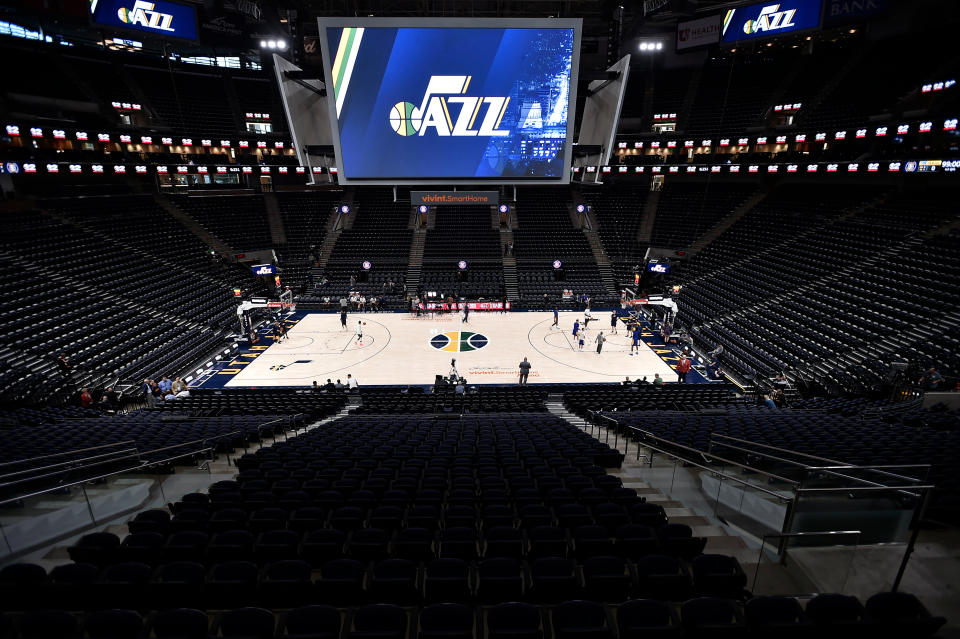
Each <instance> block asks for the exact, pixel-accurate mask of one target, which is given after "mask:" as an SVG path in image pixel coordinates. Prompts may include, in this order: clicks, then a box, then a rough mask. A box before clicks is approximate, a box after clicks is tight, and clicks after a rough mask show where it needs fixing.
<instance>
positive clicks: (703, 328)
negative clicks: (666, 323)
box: [678, 188, 960, 392]
mask: <svg viewBox="0 0 960 639" xmlns="http://www.w3.org/2000/svg"><path fill="white" fill-rule="evenodd" d="M785 197H788V198H789V201H790V206H791V207H792V208H793V212H792V213H791V214H790V215H788V216H786V217H785V216H784V212H785V211H784V209H785V208H786V205H787V202H786V201H785V200H784V198H785ZM857 198H860V201H859V203H858V202H857ZM950 198H951V196H950V194H949V193H948V192H947V191H946V190H941V189H926V190H924V191H916V192H915V191H909V192H902V193H890V192H884V191H882V190H881V191H877V190H870V191H864V190H862V189H857V188H853V189H850V190H849V191H848V192H839V191H833V190H820V189H817V190H816V191H813V192H811V193H809V194H807V195H803V194H801V193H799V192H797V191H795V189H793V188H786V189H781V190H779V191H777V192H775V193H774V194H772V195H770V196H768V197H767V199H766V200H765V201H764V202H762V203H761V204H760V205H758V206H757V207H756V208H754V209H753V210H752V211H751V212H750V213H748V214H747V215H746V216H744V218H743V219H741V220H740V221H738V222H737V223H736V224H734V225H733V226H732V227H731V228H730V229H729V230H728V231H727V232H726V233H724V234H723V235H722V236H721V237H720V238H718V239H717V240H716V241H715V242H713V243H712V244H711V245H710V246H709V247H708V248H707V249H706V250H704V251H703V253H701V254H700V255H699V256H697V258H695V260H694V261H693V263H692V264H691V265H690V268H689V270H688V272H687V273H685V274H684V278H689V279H690V281H689V283H688V284H687V285H685V286H684V287H683V290H682V292H681V294H680V297H679V299H678V304H679V308H680V313H679V320H680V322H681V323H682V324H684V325H688V326H689V325H693V326H694V328H693V330H692V335H693V337H694V339H695V341H699V342H701V344H702V345H703V346H706V348H703V349H701V350H712V349H713V348H714V347H715V346H716V345H723V346H724V350H725V352H724V354H723V356H722V357H721V362H720V363H721V364H722V365H724V366H725V367H727V368H728V369H731V370H733V371H735V372H736V373H738V374H741V375H746V374H749V375H753V374H758V375H763V376H769V375H771V374H774V373H776V372H778V371H795V370H800V371H802V372H803V373H804V374H805V375H806V376H807V377H810V378H814V379H818V380H822V383H824V384H833V385H836V386H839V387H840V388H842V389H843V390H846V391H851V392H854V391H862V390H863V389H864V387H866V388H867V389H869V388H871V387H875V386H877V385H878V384H879V382H880V381H881V378H882V375H883V373H884V372H885V371H886V369H887V366H888V365H889V363H890V362H891V361H915V362H916V363H918V364H920V363H927V362H931V361H932V362H934V363H936V364H937V365H938V366H941V367H943V368H944V369H945V370H942V371H941V372H942V373H943V374H946V375H950V376H956V375H957V374H958V373H960V369H958V368H956V365H957V363H958V362H957V359H956V357H955V356H954V355H953V354H951V347H952V346H954V345H955V336H956V328H957V326H958V324H957V322H958V320H960V313H958V311H960V307H958V306H957V299H958V298H960V288H958V286H960V284H958V283H960V252H958V249H957V247H956V241H955V240H956V238H955V236H933V237H928V238H924V237H921V234H923V233H926V232H929V231H932V230H936V229H937V227H939V226H942V225H947V224H949V223H950V222H951V221H953V220H955V219H956V211H955V208H954V207H953V206H952V203H951V199H950ZM788 210H789V209H788ZM802 211H806V213H804V212H802ZM826 211H832V212H833V216H832V217H831V216H827V215H826V214H825V212H826ZM808 213H809V215H808ZM798 215H802V217H797V216H798ZM785 230H787V231H790V235H789V236H788V235H782V234H781V233H783V231H785ZM754 234H756V235H754ZM751 236H753V237H751ZM758 238H762V239H758ZM758 242H762V244H760V243H758ZM764 249H766V250H764ZM758 251H759V252H758ZM744 308H750V309H751V312H750V313H749V315H745V314H743V313H741V311H742V309H744ZM811 316H812V317H815V318H816V320H815V321H813V322H811V321H810V318H811ZM892 337H896V338H897V339H891V338H892ZM918 350H921V351H923V352H922V354H920V355H918V353H917V351H918ZM897 358H902V359H899V360H898V359H897ZM940 358H942V361H941V359H940Z"/></svg>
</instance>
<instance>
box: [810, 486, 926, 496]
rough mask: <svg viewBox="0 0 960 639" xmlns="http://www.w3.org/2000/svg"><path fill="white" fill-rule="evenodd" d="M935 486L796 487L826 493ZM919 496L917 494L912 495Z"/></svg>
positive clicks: (908, 491) (914, 488)
mask: <svg viewBox="0 0 960 639" xmlns="http://www.w3.org/2000/svg"><path fill="white" fill-rule="evenodd" d="M934 488H936V486H934V485H933V484H924V485H922V486H857V487H855V488H851V487H850V486H835V487H829V488H797V492H799V493H828V492H845V493H849V492H854V491H870V490H895V491H900V492H906V493H910V491H912V490H932V489H934ZM914 496H915V497H919V495H914Z"/></svg>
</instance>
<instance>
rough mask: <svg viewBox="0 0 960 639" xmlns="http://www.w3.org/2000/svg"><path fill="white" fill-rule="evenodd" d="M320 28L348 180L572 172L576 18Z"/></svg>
mask: <svg viewBox="0 0 960 639" xmlns="http://www.w3.org/2000/svg"><path fill="white" fill-rule="evenodd" d="M320 34H321V47H322V49H323V56H324V71H325V74H326V78H327V96H328V105H329V108H330V111H331V114H330V115H331V121H332V122H336V132H337V134H338V135H335V136H334V146H335V149H336V153H337V164H338V169H339V179H340V181H341V182H342V183H345V184H348V183H350V182H363V183H391V184H397V183H403V184H418V183H419V184H426V183H429V184H451V183H457V184H463V183H469V182H473V181H489V180H497V181H501V182H551V183H564V182H568V181H569V166H570V142H571V136H572V129H573V122H574V106H575V105H576V95H575V90H576V73H577V62H578V51H579V41H580V21H579V20H551V21H543V20H445V19H435V20H403V19H376V18H368V19H323V18H321V19H320ZM331 94H332V96H333V97H332V99H331Z"/></svg>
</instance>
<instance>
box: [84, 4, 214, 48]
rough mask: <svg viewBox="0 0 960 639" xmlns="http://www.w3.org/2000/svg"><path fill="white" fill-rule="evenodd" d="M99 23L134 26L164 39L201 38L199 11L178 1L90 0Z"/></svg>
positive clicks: (134, 29)
mask: <svg viewBox="0 0 960 639" xmlns="http://www.w3.org/2000/svg"><path fill="white" fill-rule="evenodd" d="M90 16H91V18H92V19H93V21H94V22H95V23H97V24H101V25H106V26H108V27H116V28H119V29H131V30H133V31H140V32H141V33H144V34H151V35H155V36H159V37H163V38H184V39H187V40H196V39H197V11H196V9H194V8H193V7H191V6H187V5H183V4H178V3H176V2H165V1H162V0H154V1H153V2H146V1H145V0H90Z"/></svg>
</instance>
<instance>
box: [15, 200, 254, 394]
mask: <svg viewBox="0 0 960 639" xmlns="http://www.w3.org/2000/svg"><path fill="white" fill-rule="evenodd" d="M97 201H99V198H90V199H87V198H77V199H76V200H75V201H71V202H66V201H62V200H57V201H53V200H48V201H45V202H44V206H47V207H49V208H50V209H51V210H56V211H58V213H56V214H47V213H43V212H37V211H27V212H16V213H9V214H8V215H7V216H6V217H5V221H6V227H5V232H4V236H3V238H2V239H0V249H2V251H3V256H2V257H0V269H2V271H3V272H4V274H6V275H8V277H5V278H4V283H3V284H2V285H0V288H2V292H3V294H4V296H5V297H6V298H7V299H16V300H19V301H20V306H19V309H18V311H17V312H16V313H8V314H6V315H5V316H4V317H3V319H2V320H0V326H2V327H3V329H4V330H3V335H4V337H3V338H0V359H2V360H3V361H4V363H5V365H4V366H3V368H4V369H7V368H8V367H9V370H7V372H6V374H4V375H3V376H0V381H2V383H3V386H2V387H0V391H2V392H3V393H4V395H5V396H7V397H11V398H19V399H32V400H34V401H36V400H39V399H46V398H49V397H51V396H56V395H58V394H63V393H66V392H67V391H68V390H76V389H77V388H79V387H83V386H90V387H91V388H93V387H96V386H99V385H101V384H104V383H106V382H107V381H108V380H115V379H116V378H118V377H119V378H120V379H121V380H124V381H142V379H143V378H144V377H145V376H148V375H157V374H158V373H160V372H161V368H163V369H165V370H166V371H168V372H172V371H174V370H178V369H181V370H182V369H183V368H185V367H187V366H189V365H190V364H192V363H193V362H194V361H195V360H197V359H199V358H201V357H203V356H204V355H205V354H207V353H209V352H210V351H212V350H213V349H215V348H216V347H217V346H218V345H219V344H220V343H221V342H222V340H223V336H224V334H225V329H226V328H227V327H228V326H229V325H230V324H231V323H232V321H233V320H234V319H235V311H234V305H235V302H234V301H233V300H232V298H231V295H230V292H229V289H228V287H227V286H226V285H225V283H224V281H223V279H220V278H221V277H223V276H222V273H221V272H219V271H218V270H216V269H215V268H213V267H211V266H209V265H208V264H206V263H205V262H204V261H203V260H200V261H199V262H198V261H196V260H191V259H184V261H183V263H177V262H174V261H166V260H168V259H177V260H178V259H179V257H174V258H171V257H169V256H167V254H166V253H164V251H166V250H170V251H174V252H176V254H177V255H179V254H180V253H181V252H187V251H189V247H190V246H196V243H195V241H190V240H187V239H185V237H184V236H185V235H189V233H188V232H187V231H186V230H185V229H181V230H178V229H180V227H175V226H173V224H172V223H171V225H169V226H168V227H167V228H166V229H165V230H163V231H155V230H153V229H151V228H150V227H149V225H147V226H146V228H144V229H143V232H142V238H145V239H149V240H150V241H151V242H154V243H155V247H154V249H151V250H155V252H148V251H147V250H145V248H144V247H143V245H142V243H141V242H142V241H146V240H145V239H141V240H135V239H133V238H130V237H128V235H127V234H126V233H124V232H123V231H120V230H114V229H109V228H108V226H109V225H110V224H111V223H114V224H115V222H116V220H113V222H111V219H112V218H111V216H110V215H107V214H99V212H98V210H97ZM123 201H126V202H129V204H130V205H131V207H132V208H134V211H135V212H134V213H132V214H133V215H134V216H137V217H140V216H149V215H151V213H150V211H151V210H152V207H151V206H150V203H149V200H144V199H143V198H124V199H123ZM91 209H92V210H91ZM87 210H91V214H90V216H89V219H83V218H84V212H85V211H87ZM54 215H56V217H55V216H54ZM64 216H69V218H66V217H64ZM162 219H163V218H161V226H162ZM197 257H198V258H202V257H203V252H202V251H201V250H199V249H198V252H197ZM224 279H225V278H224ZM145 296H146V297H145ZM60 353H65V354H66V355H67V359H68V360H69V361H70V362H71V365H72V370H71V374H70V375H69V376H66V375H63V374H62V373H61V372H60V371H59V370H58V369H57V366H56V358H57V357H58V356H59V354H60ZM11 373H12V374H11ZM14 389H16V390H14ZM8 393H10V394H9V395H8ZM18 393H20V395H18Z"/></svg>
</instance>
